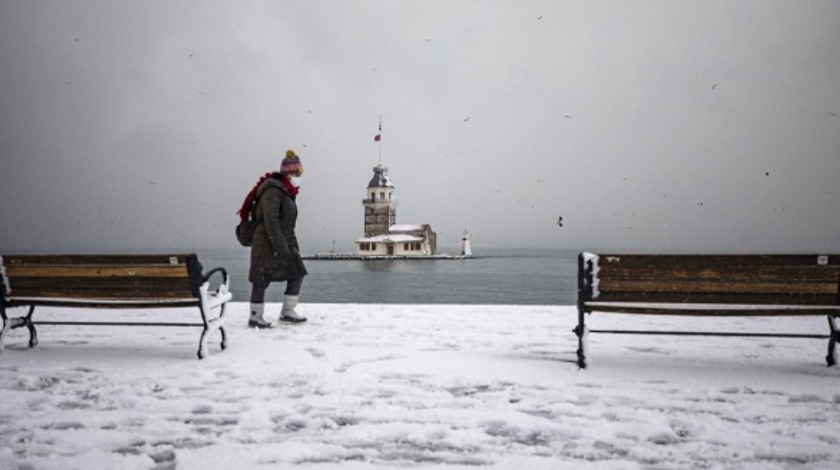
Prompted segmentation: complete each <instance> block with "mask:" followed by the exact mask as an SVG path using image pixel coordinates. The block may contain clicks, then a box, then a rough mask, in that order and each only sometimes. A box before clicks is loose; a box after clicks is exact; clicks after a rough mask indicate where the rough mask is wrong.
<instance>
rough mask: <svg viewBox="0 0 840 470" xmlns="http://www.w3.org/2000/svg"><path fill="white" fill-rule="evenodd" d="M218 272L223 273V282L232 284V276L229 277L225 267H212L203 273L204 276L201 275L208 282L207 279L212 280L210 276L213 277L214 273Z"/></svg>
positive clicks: (226, 284)
mask: <svg viewBox="0 0 840 470" xmlns="http://www.w3.org/2000/svg"><path fill="white" fill-rule="evenodd" d="M216 273H222V283H223V284H224V285H225V286H228V285H230V277H228V273H227V271H226V270H225V268H222V267H219V268H213V269H211V270H210V271H208V272H207V273H205V274H202V276H201V277H202V281H203V282H207V281H209V280H210V277H211V276H213V275H214V274H216Z"/></svg>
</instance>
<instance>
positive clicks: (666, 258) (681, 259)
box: [598, 254, 840, 268]
mask: <svg viewBox="0 0 840 470" xmlns="http://www.w3.org/2000/svg"><path fill="white" fill-rule="evenodd" d="M598 257H599V266H600V267H601V268H608V267H609V266H613V265H621V266H625V267H643V268H645V267H651V266H682V267H685V268H693V267H699V266H707V267H711V268H716V267H720V266H834V267H837V266H840V255H836V254H834V255H812V254H803V255H636V254H634V255H626V254H599V255H598ZM820 262H822V263H824V264H818V263H820Z"/></svg>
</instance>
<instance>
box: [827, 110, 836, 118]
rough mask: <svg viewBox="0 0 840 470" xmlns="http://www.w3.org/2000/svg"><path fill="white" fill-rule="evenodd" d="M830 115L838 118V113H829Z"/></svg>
mask: <svg viewBox="0 0 840 470" xmlns="http://www.w3.org/2000/svg"><path fill="white" fill-rule="evenodd" d="M828 114H831V115H832V116H834V117H837V113H832V112H830V111H829V113H828Z"/></svg>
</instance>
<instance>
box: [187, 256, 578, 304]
mask: <svg viewBox="0 0 840 470" xmlns="http://www.w3.org/2000/svg"><path fill="white" fill-rule="evenodd" d="M197 253H198V255H199V260H201V263H202V265H203V266H204V269H205V271H206V270H209V269H211V268H214V267H218V266H221V267H224V268H225V269H226V271H227V272H228V274H229V275H230V277H231V285H230V287H231V291H232V293H233V300H234V301H237V302H247V301H248V300H249V296H250V289H251V285H250V283H249V282H248V268H249V262H250V258H249V257H250V250H249V249H247V248H232V249H213V250H199V251H198V252H197ZM474 254H475V255H476V257H475V258H472V259H438V260H429V259H424V260H406V259H394V260H385V259H383V260H306V261H304V263H305V264H306V269H307V271H309V274H308V275H307V276H306V278H305V279H304V283H303V289H302V290H301V294H300V300H301V302H310V303H386V304H479V305H480V304H486V305H574V304H575V302H576V300H577V254H578V252H577V251H569V250H550V249H481V250H475V252H474ZM284 289H285V283H274V284H272V285H271V286H270V287H269V289H268V291H267V293H266V301H268V302H279V301H282V299H283V290H284Z"/></svg>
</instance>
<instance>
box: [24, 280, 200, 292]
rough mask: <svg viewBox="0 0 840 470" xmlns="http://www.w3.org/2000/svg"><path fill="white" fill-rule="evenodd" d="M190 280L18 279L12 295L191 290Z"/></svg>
mask: <svg viewBox="0 0 840 470" xmlns="http://www.w3.org/2000/svg"><path fill="white" fill-rule="evenodd" d="M191 286H192V284H191V283H190V280H189V279H188V278H168V277H162V278H154V277H148V278H137V277H108V278H103V279H97V280H96V282H91V279H90V278H78V277H18V278H14V279H13V280H12V282H11V287H12V293H15V292H17V291H18V290H19V289H41V288H51V289H102V290H106V291H107V290H118V289H148V290H151V291H154V290H155V289H187V290H189V289H191Z"/></svg>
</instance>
